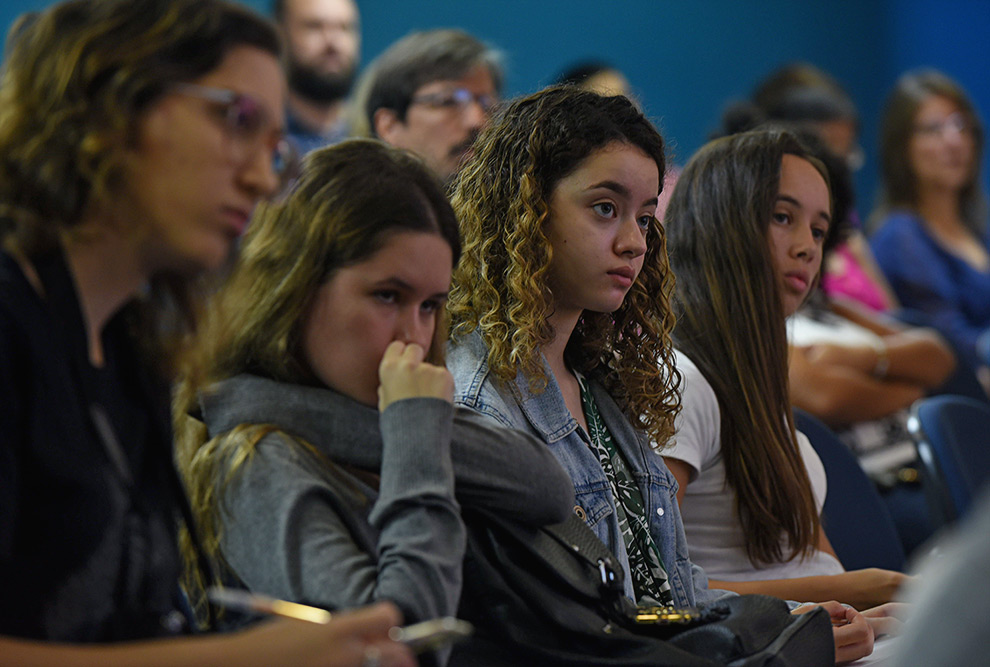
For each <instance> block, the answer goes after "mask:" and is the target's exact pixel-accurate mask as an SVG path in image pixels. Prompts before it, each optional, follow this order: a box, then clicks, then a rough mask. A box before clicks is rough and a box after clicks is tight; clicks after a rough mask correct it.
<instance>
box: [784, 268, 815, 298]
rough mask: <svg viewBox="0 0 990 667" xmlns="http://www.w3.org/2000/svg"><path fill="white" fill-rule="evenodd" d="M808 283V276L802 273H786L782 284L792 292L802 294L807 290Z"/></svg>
mask: <svg viewBox="0 0 990 667" xmlns="http://www.w3.org/2000/svg"><path fill="white" fill-rule="evenodd" d="M810 282H811V280H810V279H809V277H808V274H807V273H805V272H804V271H788V272H787V273H785V274H784V284H785V285H787V287H788V288H789V289H791V290H792V291H794V292H798V293H800V294H804V293H805V292H806V291H807V290H808V284H809V283H810Z"/></svg>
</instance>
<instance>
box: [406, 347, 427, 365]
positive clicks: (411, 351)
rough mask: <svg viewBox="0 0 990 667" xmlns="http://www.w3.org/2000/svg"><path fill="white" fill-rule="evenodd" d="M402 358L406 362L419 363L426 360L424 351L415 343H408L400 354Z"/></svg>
mask: <svg viewBox="0 0 990 667" xmlns="http://www.w3.org/2000/svg"><path fill="white" fill-rule="evenodd" d="M402 358H403V359H405V360H406V361H413V362H420V361H423V359H425V358H426V351H425V350H424V349H423V348H422V346H420V345H418V344H417V343H409V344H407V345H406V348H405V350H403V352H402Z"/></svg>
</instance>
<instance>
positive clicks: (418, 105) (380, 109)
mask: <svg viewBox="0 0 990 667" xmlns="http://www.w3.org/2000/svg"><path fill="white" fill-rule="evenodd" d="M499 61H500V57H499V54H498V53H497V52H496V51H494V50H493V49H491V48H489V47H488V46H486V45H485V44H483V43H482V42H480V41H478V40H477V39H475V38H474V37H472V36H471V35H469V34H467V33H465V32H463V31H461V30H428V31H424V32H415V33H412V34H410V35H407V36H406V37H404V38H402V39H401V40H399V41H398V42H396V43H395V44H393V45H392V46H391V47H389V48H388V49H387V50H386V51H385V52H384V53H383V54H382V55H381V56H379V57H378V59H377V60H376V61H375V62H374V63H372V65H371V67H370V68H369V70H368V72H367V73H366V74H365V76H364V78H363V79H362V82H361V84H360V85H359V87H358V91H359V92H358V100H357V102H356V104H358V107H357V109H358V110H359V111H360V112H361V114H362V120H363V121H365V122H367V124H368V127H367V128H366V131H365V132H364V134H367V135H369V136H373V137H377V138H379V139H381V140H383V141H384V142H386V143H388V144H391V145H393V146H398V147H399V148H405V149H407V150H410V151H412V152H413V153H416V154H417V155H419V156H420V157H421V158H422V159H423V161H424V162H425V163H426V164H427V166H429V167H430V168H431V169H432V170H433V171H434V172H435V173H436V174H437V176H439V177H440V178H441V179H442V180H443V181H445V182H449V181H450V180H451V178H452V177H453V175H454V174H455V173H456V172H457V170H458V168H459V167H460V165H461V163H462V162H463V161H464V159H465V158H467V157H468V155H470V152H471V146H472V144H473V143H474V140H475V138H476V137H477V136H478V132H479V131H480V130H481V127H482V126H483V125H484V124H485V122H486V121H487V120H488V116H489V115H490V114H491V111H492V108H493V107H494V105H495V103H496V102H497V101H498V97H499V93H500V92H501V89H502V68H501V64H500V62H499ZM357 133H360V131H357Z"/></svg>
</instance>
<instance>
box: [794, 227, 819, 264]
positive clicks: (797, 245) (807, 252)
mask: <svg viewBox="0 0 990 667" xmlns="http://www.w3.org/2000/svg"><path fill="white" fill-rule="evenodd" d="M794 229H795V231H794V238H793V243H792V244H791V253H792V254H793V255H794V257H797V258H800V259H807V260H812V259H814V258H815V255H816V254H817V253H818V244H817V243H816V242H815V233H814V230H813V229H812V228H811V225H796V226H795V228H794Z"/></svg>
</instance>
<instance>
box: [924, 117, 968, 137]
mask: <svg viewBox="0 0 990 667" xmlns="http://www.w3.org/2000/svg"><path fill="white" fill-rule="evenodd" d="M946 130H952V131H953V132H957V133H959V134H969V133H970V132H972V131H973V122H972V121H971V120H970V119H969V118H967V117H966V115H965V114H961V113H959V112H958V111H957V112H956V113H950V114H949V115H948V116H946V117H945V118H942V119H940V120H933V121H930V122H928V123H922V124H920V125H915V126H914V131H915V132H917V133H918V134H922V135H924V136H926V137H942V136H945V131H946Z"/></svg>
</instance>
